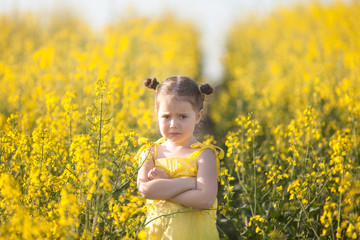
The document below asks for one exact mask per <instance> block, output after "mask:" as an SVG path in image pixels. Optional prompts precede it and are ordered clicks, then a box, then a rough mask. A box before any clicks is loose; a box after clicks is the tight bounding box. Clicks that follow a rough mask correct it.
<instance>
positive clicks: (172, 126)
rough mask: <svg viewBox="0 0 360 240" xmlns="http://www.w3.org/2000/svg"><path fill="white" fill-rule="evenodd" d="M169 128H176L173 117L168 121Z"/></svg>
mask: <svg viewBox="0 0 360 240" xmlns="http://www.w3.org/2000/svg"><path fill="white" fill-rule="evenodd" d="M170 128H176V121H175V119H171V121H170Z"/></svg>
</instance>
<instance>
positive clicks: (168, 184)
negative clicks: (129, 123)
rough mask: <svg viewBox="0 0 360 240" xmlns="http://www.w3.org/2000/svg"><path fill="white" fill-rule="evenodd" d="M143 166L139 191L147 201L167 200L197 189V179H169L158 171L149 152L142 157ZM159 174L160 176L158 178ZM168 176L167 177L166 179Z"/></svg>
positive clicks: (138, 182)
mask: <svg viewBox="0 0 360 240" xmlns="http://www.w3.org/2000/svg"><path fill="white" fill-rule="evenodd" d="M140 158H141V161H142V166H141V168H140V169H139V172H138V179H137V186H138V190H139V192H140V194H141V196H143V197H144V198H146V199H153V200H166V199H171V198H173V197H175V196H176V195H178V194H180V193H183V192H185V191H188V190H192V189H196V179H195V178H192V177H184V178H174V179H169V177H168V176H167V175H164V172H162V171H156V169H155V168H154V160H153V157H152V156H151V154H150V153H149V151H144V152H143V153H142V154H141V155H140ZM157 174H159V176H156V175H157ZM166 176H167V177H166Z"/></svg>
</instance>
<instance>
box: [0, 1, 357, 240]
mask: <svg viewBox="0 0 360 240" xmlns="http://www.w3.org/2000/svg"><path fill="white" fill-rule="evenodd" d="M359 16H360V1H359V0H349V1H345V0H344V1H330V0H329V1H326V0H317V1H305V0H304V1H292V0H288V1H285V0H283V1H281V0H273V1H270V0H253V1H250V0H238V1H235V0H222V1H220V0H219V1H215V0H207V1H205V0H198V1H195V0H193V1H190V0H182V1H180V0H179V1H175V0H167V1H165V0H153V1H140V0H133V1H130V0H127V1H125V0H123V1H114V0H113V1H110V0H104V1H85V0H78V1H70V0H66V1H65V0H63V1H60V0H59V1H51V0H42V1H40V0H37V1H36V0H32V1H30V0H28V1H26V0H0V213H1V214H0V223H1V224H0V238H1V239H2V238H3V239H126V240H128V239H145V233H144V231H143V229H144V225H146V223H147V222H146V218H145V215H146V206H145V205H144V203H145V199H144V198H142V197H140V195H139V193H138V190H137V187H136V185H137V184H136V174H137V171H138V168H139V165H138V161H137V159H136V157H135V156H136V154H137V151H138V149H139V148H140V145H143V144H151V143H152V142H153V141H155V140H157V139H159V138H160V137H161V135H160V133H159V131H158V126H157V119H156V113H155V111H154V91H152V90H150V89H148V88H146V87H145V86H144V84H143V80H144V79H145V78H147V77H153V76H155V77H157V78H158V79H159V80H160V82H161V81H162V80H163V79H165V78H167V77H169V76H173V75H178V74H181V75H187V76H190V77H192V78H193V79H194V80H195V81H197V82H199V83H201V82H210V83H212V84H213V86H214V88H215V91H214V94H211V95H209V96H207V97H206V106H205V110H206V111H205V114H204V115H205V116H204V119H203V122H202V123H201V124H200V128H199V129H198V130H199V133H200V134H199V141H203V142H204V143H206V144H208V143H212V144H215V145H217V146H220V147H221V148H222V149H224V151H225V158H224V159H223V160H221V161H220V170H219V177H220V181H219V193H218V202H219V207H218V216H217V226H218V230H219V233H220V236H221V238H222V239H235V240H237V239H246V240H247V239H272V240H275V239H277V240H279V239H281V240H282V239H331V240H335V239H359V236H360V214H359V213H360V195H359V189H360V171H359V170H360V167H359V166H360V148H359V145H360V68H359V66H360V21H359ZM201 126H202V127H201ZM145 146H146V145H145Z"/></svg>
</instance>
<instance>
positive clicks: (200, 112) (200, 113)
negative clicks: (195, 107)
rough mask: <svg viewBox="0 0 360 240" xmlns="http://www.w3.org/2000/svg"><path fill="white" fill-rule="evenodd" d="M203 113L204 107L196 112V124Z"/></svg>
mask: <svg viewBox="0 0 360 240" xmlns="http://www.w3.org/2000/svg"><path fill="white" fill-rule="evenodd" d="M203 113H204V109H201V110H200V111H199V112H198V113H197V114H196V124H198V123H199V122H200V120H201V117H202V115H203Z"/></svg>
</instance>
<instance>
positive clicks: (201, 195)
mask: <svg viewBox="0 0 360 240" xmlns="http://www.w3.org/2000/svg"><path fill="white" fill-rule="evenodd" d="M144 84H145V86H147V87H148V88H151V89H154V90H156V95H155V104H156V105H155V108H156V113H157V117H158V123H159V128H160V132H161V135H162V136H163V138H162V139H160V140H158V141H157V142H156V144H155V145H154V146H153V147H152V148H150V149H146V150H143V149H140V150H139V152H141V154H140V160H141V164H142V165H141V168H140V170H139V173H138V189H139V192H140V194H141V195H142V196H143V197H144V198H146V199H147V205H148V213H147V222H148V224H147V226H146V232H147V236H148V239H174V240H176V239H179V240H180V239H181V240H186V239H196V240H198V239H206V240H211V239H219V235H218V232H217V229H216V209H217V199H216V195H217V189H218V185H217V175H218V172H219V159H221V158H222V157H223V154H224V153H223V151H222V150H221V149H220V148H217V147H215V146H213V145H204V144H202V143H200V142H199V141H198V140H197V139H196V137H195V136H194V129H195V126H196V124H198V123H199V121H200V119H201V116H202V115H203V113H204V110H203V102H204V99H205V95H208V94H211V93H212V92H213V89H212V87H211V86H210V85H209V84H203V85H198V84H197V83H196V82H195V81H194V80H192V79H190V78H188V77H184V76H175V77H170V78H168V79H166V80H165V81H164V82H163V83H161V84H160V83H159V82H158V81H157V80H156V79H155V78H154V79H146V80H145V81H144Z"/></svg>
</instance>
